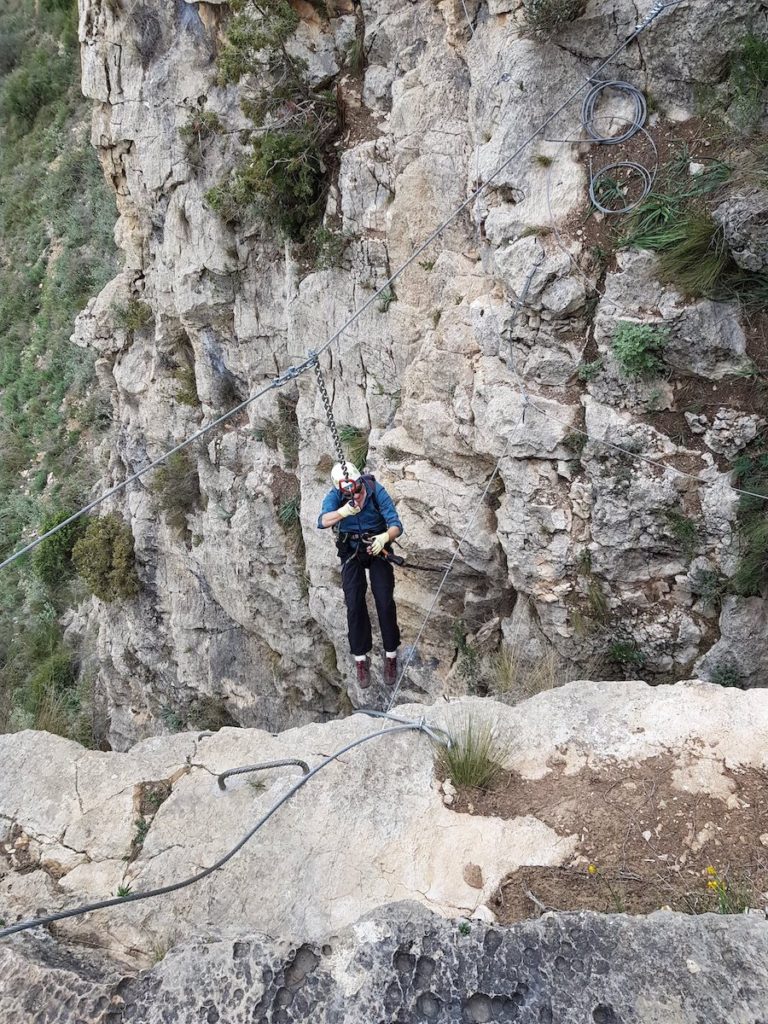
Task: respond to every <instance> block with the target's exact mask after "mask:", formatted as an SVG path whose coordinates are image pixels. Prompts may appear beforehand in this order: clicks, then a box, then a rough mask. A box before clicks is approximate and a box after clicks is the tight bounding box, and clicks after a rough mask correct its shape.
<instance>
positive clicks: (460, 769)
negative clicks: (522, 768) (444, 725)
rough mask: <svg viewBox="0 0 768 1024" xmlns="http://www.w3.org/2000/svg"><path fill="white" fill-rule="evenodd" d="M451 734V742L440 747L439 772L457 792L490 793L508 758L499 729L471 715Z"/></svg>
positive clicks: (438, 754)
mask: <svg viewBox="0 0 768 1024" xmlns="http://www.w3.org/2000/svg"><path fill="white" fill-rule="evenodd" d="M447 731H448V735H449V737H450V741H451V742H450V746H449V745H447V744H445V745H440V746H439V747H438V750H437V757H436V767H437V770H438V772H439V773H440V774H441V775H444V776H445V777H446V778H449V779H450V780H451V782H452V783H453V784H454V786H456V787H457V789H462V788H466V789H487V788H488V787H489V786H490V785H491V783H492V782H493V781H494V779H495V778H496V777H497V775H498V774H499V772H501V771H502V770H503V767H504V760H505V758H506V755H507V750H506V748H505V746H504V744H503V743H502V742H501V741H500V739H499V736H498V733H497V731H496V729H495V727H494V726H493V725H491V724H490V723H489V722H477V721H475V720H474V719H473V718H472V716H471V715H468V716H467V717H466V719H465V720H464V721H463V722H461V723H460V724H459V725H458V726H456V727H452V728H449V729H448V730H447Z"/></svg>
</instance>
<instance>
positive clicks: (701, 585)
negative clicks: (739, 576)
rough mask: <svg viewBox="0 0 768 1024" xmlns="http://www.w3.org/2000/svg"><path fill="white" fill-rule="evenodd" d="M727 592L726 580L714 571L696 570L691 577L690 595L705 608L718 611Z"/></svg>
mask: <svg viewBox="0 0 768 1024" xmlns="http://www.w3.org/2000/svg"><path fill="white" fill-rule="evenodd" d="M727 591H728V580H727V579H726V578H725V576H723V574H722V573H721V572H718V571H717V570H716V569H697V570H696V572H694V573H693V575H692V576H691V593H692V594H693V595H694V596H695V597H698V598H700V600H701V601H702V602H703V604H704V605H705V606H706V607H707V608H712V609H714V610H715V611H718V610H719V608H720V605H721V604H722V602H723V597H724V596H725V594H726V593H727Z"/></svg>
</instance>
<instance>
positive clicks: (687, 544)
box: [664, 509, 700, 561]
mask: <svg viewBox="0 0 768 1024" xmlns="http://www.w3.org/2000/svg"><path fill="white" fill-rule="evenodd" d="M664 517H665V519H666V521H667V526H668V528H669V531H670V533H671V534H672V537H673V538H674V540H675V542H676V544H677V545H678V546H679V547H680V550H681V551H682V552H683V555H684V556H685V557H686V558H687V559H688V561H690V560H691V559H692V558H693V556H694V555H695V554H696V548H697V547H698V546H699V540H700V538H699V531H698V528H697V526H696V523H695V522H694V521H693V519H691V518H690V517H689V516H686V515H683V513H682V512H675V511H674V510H673V509H666V510H665V511H664Z"/></svg>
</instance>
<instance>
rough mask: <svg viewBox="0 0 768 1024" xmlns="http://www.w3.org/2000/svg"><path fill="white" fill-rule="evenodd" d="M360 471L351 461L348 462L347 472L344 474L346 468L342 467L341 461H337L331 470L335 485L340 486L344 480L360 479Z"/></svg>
mask: <svg viewBox="0 0 768 1024" xmlns="http://www.w3.org/2000/svg"><path fill="white" fill-rule="evenodd" d="M359 479H360V473H359V471H358V469H357V466H354V465H353V464H352V463H351V462H348V463H347V473H346V476H345V475H344V470H343V469H342V468H341V463H340V462H337V463H336V465H335V466H334V467H333V469H332V470H331V480H332V481H333V486H334V487H339V486H340V485H341V481H342V480H352V481H355V480H359Z"/></svg>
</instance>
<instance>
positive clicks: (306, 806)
mask: <svg viewBox="0 0 768 1024" xmlns="http://www.w3.org/2000/svg"><path fill="white" fill-rule="evenodd" d="M398 713H399V715H400V716H401V717H404V718H412V719H415V720H417V719H419V718H420V717H421V715H422V714H424V715H425V717H426V720H427V721H428V722H430V723H432V724H435V725H440V726H443V727H446V728H448V729H450V730H452V731H454V730H456V729H457V728H458V727H460V726H461V725H462V723H464V722H466V721H467V719H468V718H469V717H470V716H471V717H472V720H473V721H477V722H481V721H482V722H488V723H490V724H491V725H492V726H493V727H494V729H495V732H496V737H497V746H498V751H499V758H500V759H501V760H503V762H504V766H503V767H504V770H503V772H502V774H501V776H500V779H499V781H498V782H497V784H496V785H495V787H494V788H493V789H492V791H491V792H489V793H480V792H479V791H478V792H475V793H471V792H470V793H467V792H466V791H464V792H462V791H461V790H459V792H458V793H455V791H454V789H453V787H452V786H451V785H450V783H449V782H448V781H445V780H443V779H442V778H441V777H440V776H439V774H438V773H437V772H436V769H435V754H434V749H433V745H432V744H431V743H430V742H429V740H428V739H427V738H426V737H425V736H424V735H421V734H419V733H417V732H398V733H396V734H394V735H392V736H383V737H378V738H376V739H373V740H371V742H367V743H365V744H363V745H361V746H359V747H357V748H356V749H354V750H352V751H350V752H349V753H347V754H345V755H344V756H343V757H341V758H339V760H338V761H335V762H332V763H331V764H330V765H329V766H328V767H327V769H325V770H324V771H323V772H322V773H320V774H319V775H318V776H317V777H315V778H313V779H312V780H310V782H309V783H308V785H307V786H306V787H305V788H303V789H301V790H300V791H299V792H298V793H297V795H296V796H295V797H293V798H292V799H291V800H290V801H288V803H287V804H285V805H284V806H283V807H282V808H281V809H280V810H279V811H278V812H277V813H276V814H275V816H274V817H273V818H272V819H271V820H269V821H268V822H267V824H266V825H265V826H264V828H263V829H262V830H261V831H260V832H259V833H258V835H257V836H256V837H255V838H254V839H253V840H252V841H251V842H249V843H248V844H247V845H246V846H245V847H244V848H243V849H242V850H241V851H240V852H239V853H238V854H237V855H236V856H235V857H234V858H233V859H232V860H231V861H230V862H229V863H228V864H227V865H226V866H225V867H224V868H223V869H221V870H219V871H217V872H215V873H213V874H212V875H211V876H209V877H208V878H206V879H205V880H204V881H202V882H200V883H199V884H196V885H194V886H191V887H189V888H186V889H183V890H180V891H178V892H175V893H173V894H171V895H167V896H164V897H162V898H159V899H152V900H147V901H138V902H132V903H127V904H125V905H121V906H117V907H114V908H112V909H110V910H107V911H101V912H97V913H92V914H90V915H87V916H84V917H78V918H73V919H71V920H68V921H66V922H63V923H62V924H60V925H58V926H57V930H56V935H55V937H56V939H57V940H58V942H59V943H60V944H62V945H61V946H56V948H59V949H63V948H65V945H66V944H70V945H71V944H73V943H75V944H78V945H79V946H80V947H82V946H84V945H85V946H92V947H94V946H95V947H98V948H99V949H100V950H101V951H102V952H103V953H104V954H106V955H108V956H109V957H111V958H112V961H113V962H119V963H121V964H122V965H123V967H127V968H129V969H130V970H131V971H133V970H135V969H136V968H137V967H147V966H148V965H150V964H151V963H152V962H153V961H156V960H157V959H158V956H160V955H161V954H162V953H163V952H164V951H166V950H168V949H171V948H173V947H175V946H176V945H178V944H179V943H183V942H189V941H194V940H199V939H201V938H204V939H205V940H206V941H213V940H222V941H223V940H233V941H234V940H240V939H241V938H242V937H243V936H247V935H253V934H265V935H269V936H271V937H274V938H275V939H280V940H281V941H285V942H288V943H294V944H295V943H299V944H300V943H305V942H309V943H314V944H317V943H321V944H322V943H324V942H325V941H326V940H327V937H328V936H329V935H334V934H338V933H340V932H341V931H342V930H343V929H345V928H348V927H349V926H351V925H353V924H354V923H355V922H356V921H358V920H359V919H360V917H361V915H365V914H369V915H370V914H375V913H377V912H379V911H381V910H382V908H385V907H387V906H389V905H390V904H392V903H397V902H401V901H403V900H409V901H417V902H418V903H420V904H422V905H424V906H426V907H428V908H429V909H430V910H432V911H434V912H436V913H437V914H439V915H443V916H444V917H446V918H460V919H461V921H460V924H461V926H462V927H463V928H467V927H471V928H474V927H475V923H471V922H473V919H474V921H477V920H480V921H483V922H485V923H487V924H489V925H496V924H504V923H507V924H508V923H511V922H514V921H517V920H520V919H521V918H525V917H537V916H538V915H539V914H541V913H542V912H546V911H549V910H553V911H568V910H581V909H586V910H601V911H603V910H607V911H614V912H615V911H616V910H633V911H636V912H643V913H645V912H649V911H653V910H659V909H663V908H667V909H669V908H672V909H673V910H679V909H682V910H688V911H689V912H694V913H696V914H699V913H702V912H705V911H708V910H715V909H717V908H718V905H719V904H718V898H717V896H718V894H717V893H713V891H712V889H711V888H708V881H711V875H710V874H708V870H707V869H708V868H710V869H715V870H716V871H717V872H718V875H717V877H718V878H721V879H724V880H725V882H726V884H727V886H728V893H727V895H728V901H729V902H728V905H727V906H726V907H725V909H727V910H740V909H742V908H743V907H745V906H748V907H750V908H752V909H755V910H758V911H759V910H760V909H761V908H763V907H764V906H765V899H766V897H765V892H764V890H766V889H768V878H766V877H765V876H764V870H765V869H764V860H765V857H764V854H765V845H766V844H768V830H766V827H765V821H766V811H765V799H766V798H765V795H764V791H765V786H764V779H765V766H766V756H767V755H766V750H768V692H766V691H765V690H752V691H739V690H735V689H727V688H723V687H718V686H715V685H713V684H709V683H700V682H697V681H690V682H686V683H679V684H677V685H675V686H669V687H650V686H647V685H646V684H645V683H642V682H620V683H611V682H577V683H571V684H569V685H567V686H563V687H560V688H558V689H556V690H552V691H549V692H545V693H541V694H539V695H538V696H536V697H533V698H531V699H530V700H527V701H525V702H523V703H521V704H519V705H517V706H515V707H510V706H507V705H504V704H499V703H494V702H492V701H487V700H480V699H465V700H462V701H459V702H456V703H454V704H446V703H442V704H440V705H435V706H433V707H430V708H427V709H424V708H423V707H420V706H408V705H406V706H403V707H400V708H399V709H398ZM381 728H382V723H381V721H375V720H373V719H370V718H366V717H363V716H361V715H355V716H352V717H350V718H348V719H345V720H341V721H336V722H333V723H329V724H326V725H317V724H315V725H309V726H305V727H303V728H301V729H295V730H291V731H289V732H286V733H282V734H279V735H272V734H269V733H265V732H261V731H257V730H238V729H222V730H220V731H219V732H218V733H215V734H192V733H184V734H177V735H174V736H170V737H168V736H166V737H157V738H154V739H152V740H146V741H143V742H142V743H140V744H138V745H137V746H136V747H134V748H133V749H132V750H130V751H128V752H125V753H102V752H97V751H89V750H84V749H83V748H82V747H80V746H78V745H77V744H76V743H73V742H71V741H69V740H63V739H61V738H58V737H55V736H50V735H48V734H45V733H35V732H23V733H17V734H13V735H7V736H2V737H0V756H2V760H3V764H4V766H5V769H6V770H5V771H4V772H3V774H2V777H1V778H0V822H1V823H2V825H1V826H0V828H1V829H2V831H0V837H2V840H3V842H2V856H1V857H0V873H1V877H0V916H2V917H3V918H4V920H5V921H6V922H7V923H11V922H14V921H16V920H19V919H22V918H28V917H30V916H34V915H36V914H38V913H40V912H41V911H53V910H57V909H60V908H63V907H70V906H76V905H78V904H81V903H87V902H90V901H92V900H99V899H103V898H108V897H110V896H112V895H115V894H120V895H125V894H126V893H128V892H133V893H138V892H141V891H142V890H146V889H149V888H152V887H154V886H157V885H164V884H167V883H170V882H173V881H177V880H179V879H181V878H184V877H186V876H188V875H191V874H194V873H196V872H197V871H198V870H200V869H201V868H202V867H205V866H207V865H210V864H212V863H213V862H214V861H215V860H216V859H217V858H218V857H220V856H221V855H222V854H223V853H225V852H226V851H227V850H229V849H230V848H231V847H232V846H234V845H235V843H236V842H237V841H238V840H239V839H240V838H241V836H243V835H244V834H245V833H246V832H247V831H248V830H249V829H250V828H251V827H252V825H253V823H254V822H255V821H256V820H257V819H258V818H259V817H260V816H261V815H262V814H263V813H264V812H265V811H266V810H267V808H268V807H270V806H271V805H272V804H273V803H274V802H275V801H276V800H277V799H278V798H279V797H280V796H282V795H283V794H284V793H285V792H286V790H287V789H288V788H289V787H290V786H291V785H292V784H293V783H294V782H295V780H296V778H297V777H298V774H299V772H300V769H298V768H296V767H291V766H289V767H282V768H276V769H271V770H269V771H266V772H263V773H260V774H258V775H241V776H235V777H232V778H230V779H229V780H228V781H227V787H226V790H224V791H222V790H221V789H219V786H218V784H217V779H216V776H217V774H218V773H220V772H223V771H225V770H227V769H231V768H234V767H237V766H240V765H246V764H252V763H254V762H258V761H264V760H271V759H276V758H286V757H294V758H300V759H303V760H305V761H306V762H307V763H308V764H309V765H310V766H313V765H316V764H318V762H319V761H320V760H321V759H322V758H323V757H325V756H327V755H329V754H331V753H333V752H334V751H337V750H339V749H340V748H341V747H343V746H344V745H345V744H347V743H350V742H351V741H353V740H355V739H357V738H360V737H362V736H364V735H365V734H367V733H374V732H377V731H379V730H380V729H381ZM761 822H762V824H761ZM590 864H593V865H595V864H596V865H597V868H596V869H594V870H592V871H591V872H590V870H589V865H590ZM721 909H723V908H721ZM430 927H431V926H430ZM434 927H438V925H435V926H434ZM446 927H447V926H446ZM450 927H452V928H455V927H457V925H455V924H454V925H451V926H450ZM638 927H640V926H639V925H638ZM670 927H671V926H670ZM675 927H677V926H675ZM679 927H683V925H680V926H679ZM685 927H690V928H697V927H704V926H699V925H695V924H694V923H691V922H689V923H688V924H686V925H685ZM745 927H746V926H745ZM47 942H48V943H49V944H50V943H51V940H50V939H47ZM4 948H5V949H6V950H7V949H9V948H14V949H18V950H22V951H23V949H24V948H26V947H24V946H23V945H22V946H13V947H9V946H7V945H6V946H5V947H4ZM45 948H48V947H45ZM222 948H223V947H222ZM228 948H231V947H228ZM14 955H15V954H14ZM393 1012H394V1011H393ZM52 1019H54V1018H52ZM88 1019H90V1018H88ZM136 1019H137V1020H138V1019H143V1018H139V1017H137V1018H136ZM147 1019H148V1020H149V1019H154V1018H147ZM169 1019H172V1018H169ZM275 1019H278V1018H275ZM280 1019H282V1018H280ZM318 1019H320V1018H318ZM328 1019H331V1018H330V1017H329V1018H328ZM446 1019H448V1018H446ZM488 1019H491V1018H488ZM544 1019H545V1017H542V1018H541V1020H544ZM595 1019H596V1020H597V1019H598V1018H595ZM604 1019H605V1020H606V1021H608V1020H611V1019H613V1018H610V1017H606V1018H604Z"/></svg>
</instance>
